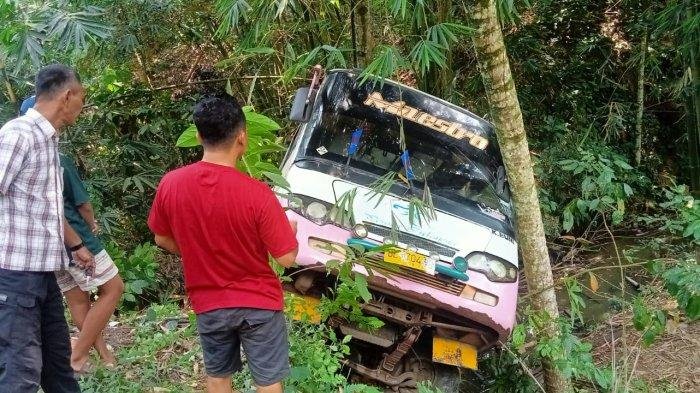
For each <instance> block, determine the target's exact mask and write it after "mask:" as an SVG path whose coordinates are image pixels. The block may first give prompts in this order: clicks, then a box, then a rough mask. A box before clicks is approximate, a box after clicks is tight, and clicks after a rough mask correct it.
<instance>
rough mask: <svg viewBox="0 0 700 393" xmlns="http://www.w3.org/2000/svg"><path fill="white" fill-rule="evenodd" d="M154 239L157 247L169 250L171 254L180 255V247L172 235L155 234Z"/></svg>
mask: <svg viewBox="0 0 700 393" xmlns="http://www.w3.org/2000/svg"><path fill="white" fill-rule="evenodd" d="M155 241H156V244H157V245H158V247H160V248H162V249H164V250H166V251H168V252H170V253H171V254H175V255H177V256H180V248H179V247H178V246H177V243H176V242H175V239H173V238H172V237H168V236H162V235H158V234H156V238H155Z"/></svg>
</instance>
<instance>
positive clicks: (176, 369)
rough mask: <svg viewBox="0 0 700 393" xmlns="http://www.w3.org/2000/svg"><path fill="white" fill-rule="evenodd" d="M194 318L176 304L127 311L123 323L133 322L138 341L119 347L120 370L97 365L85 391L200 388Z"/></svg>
mask: <svg viewBox="0 0 700 393" xmlns="http://www.w3.org/2000/svg"><path fill="white" fill-rule="evenodd" d="M194 322H195V317H194V314H183V313H182V311H181V310H180V309H179V307H178V306H177V305H176V304H164V305H157V304H154V305H151V306H150V307H149V308H148V309H147V310H146V311H145V312H144V313H138V314H137V313H125V314H123V315H122V317H121V323H122V324H123V325H125V326H128V327H129V333H128V334H129V335H130V338H131V339H132V340H133V341H132V342H131V343H130V344H128V345H125V346H123V347H120V348H119V350H118V353H117V357H118V358H119V366H118V367H117V368H116V369H111V370H109V369H103V368H99V367H98V368H97V370H96V371H95V372H94V373H90V374H87V375H86V376H85V377H83V378H82V379H81V380H80V385H81V389H82V391H83V392H88V393H98V392H106V391H109V392H117V393H132V392H143V391H156V389H165V390H166V391H178V392H194V391H196V390H197V389H196V386H197V381H196V379H194V378H192V371H193V367H195V368H194V369H195V370H196V369H197V367H198V368H199V369H202V367H203V365H202V350H201V348H200V346H199V340H198V339H197V336H196V334H195V333H196V328H195V326H196V325H195V323H194Z"/></svg>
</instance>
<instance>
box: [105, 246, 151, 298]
mask: <svg viewBox="0 0 700 393" xmlns="http://www.w3.org/2000/svg"><path fill="white" fill-rule="evenodd" d="M106 250H107V253H108V254H109V255H110V256H111V257H112V260H114V264H115V265H117V268H118V269H119V274H120V275H121V277H122V279H123V280H124V295H123V297H122V298H123V301H124V303H125V305H126V306H127V307H128V308H133V307H135V306H137V305H139V304H143V302H144V300H145V299H144V296H145V295H147V294H148V293H149V292H153V291H155V290H156V289H157V287H158V282H157V280H156V270H157V269H158V263H157V262H156V254H157V253H158V252H159V251H158V248H157V247H156V246H154V245H152V244H150V243H145V244H141V245H139V246H137V247H136V248H135V249H134V251H133V252H131V253H130V254H127V253H126V252H125V251H124V250H122V249H120V248H119V246H118V245H117V244H116V243H115V242H109V243H107V245H106Z"/></svg>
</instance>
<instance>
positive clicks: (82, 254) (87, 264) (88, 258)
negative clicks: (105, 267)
mask: <svg viewBox="0 0 700 393" xmlns="http://www.w3.org/2000/svg"><path fill="white" fill-rule="evenodd" d="M71 256H72V257H73V260H74V261H75V263H77V264H78V265H79V266H80V267H81V268H83V269H85V270H86V271H87V270H89V271H92V270H93V269H94V268H95V257H94V256H93V255H92V253H91V252H90V251H89V250H88V249H87V248H86V247H80V248H79V249H78V250H76V251H73V252H71Z"/></svg>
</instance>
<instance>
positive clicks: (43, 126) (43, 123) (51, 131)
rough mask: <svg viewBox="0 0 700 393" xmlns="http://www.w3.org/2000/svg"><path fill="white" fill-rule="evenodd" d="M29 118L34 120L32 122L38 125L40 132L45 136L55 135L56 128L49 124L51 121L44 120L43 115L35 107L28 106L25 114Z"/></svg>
mask: <svg viewBox="0 0 700 393" xmlns="http://www.w3.org/2000/svg"><path fill="white" fill-rule="evenodd" d="M25 116H27V117H29V118H30V119H32V120H34V123H35V124H36V125H37V127H39V129H40V130H41V132H42V133H43V134H44V135H45V136H46V137H47V138H51V137H53V136H55V135H56V129H55V128H54V127H53V126H52V125H51V122H49V121H48V120H46V118H45V117H44V115H42V114H41V113H39V112H38V111H37V110H36V109H34V108H30V109H29V110H28V111H27V114H26V115H25Z"/></svg>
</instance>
